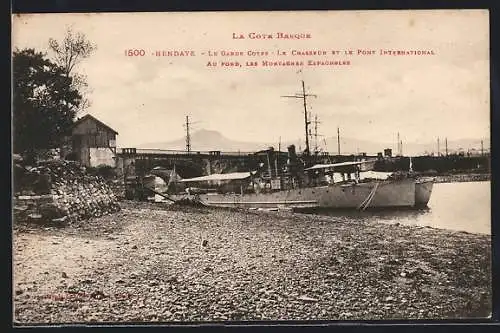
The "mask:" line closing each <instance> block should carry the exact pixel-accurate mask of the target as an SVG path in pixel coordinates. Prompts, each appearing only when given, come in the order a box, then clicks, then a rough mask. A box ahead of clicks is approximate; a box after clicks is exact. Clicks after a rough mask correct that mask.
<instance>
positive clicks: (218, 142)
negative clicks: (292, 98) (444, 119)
mask: <svg viewBox="0 0 500 333" xmlns="http://www.w3.org/2000/svg"><path fill="white" fill-rule="evenodd" d="M190 137H191V140H190V141H191V150H192V151H211V150H219V151H223V152H224V151H226V152H237V151H240V152H255V151H259V150H264V149H267V148H269V147H271V146H272V147H274V148H275V149H278V142H247V141H237V140H232V139H229V138H227V137H225V136H224V135H222V134H221V133H220V132H218V131H212V130H206V129H200V130H198V131H196V132H194V133H193V134H191V136H190ZM325 143H326V145H325ZM290 144H294V145H295V146H296V147H297V151H299V150H301V149H304V147H305V144H304V142H302V143H299V142H291V141H289V142H281V150H282V151H286V148H287V147H288V146H289V145H290ZM318 145H319V146H320V149H322V150H324V151H325V150H326V151H329V152H331V153H336V152H337V137H327V138H325V139H322V140H321V145H320V144H319V143H318ZM310 146H311V149H313V148H314V140H311V142H310ZM396 146H397V145H396V143H389V142H373V141H367V140H360V139H356V138H348V137H341V140H340V147H341V148H340V149H341V153H342V154H356V153H361V152H365V153H367V154H369V155H372V154H376V153H378V152H382V151H383V150H384V149H385V148H392V150H393V154H395V153H396V152H397V151H396V150H397V147H396ZM489 146H490V145H489V139H484V149H485V151H487V150H488V148H489ZM325 147H326V148H327V149H325ZM137 148H155V149H168V150H185V149H186V139H185V138H180V139H177V140H173V141H163V142H151V143H144V144H140V145H139V146H138V147H137ZM459 149H462V150H464V151H465V152H467V150H469V149H470V150H473V149H475V150H477V151H480V150H481V139H461V140H454V141H451V140H449V141H448V152H449V153H452V152H455V151H458V150H459ZM436 150H437V141H434V142H425V143H411V142H408V143H406V142H403V154H404V155H422V154H425V153H427V152H428V153H431V152H436ZM440 151H441V152H442V153H445V143H444V140H442V141H441V142H440Z"/></svg>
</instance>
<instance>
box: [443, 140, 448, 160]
mask: <svg viewBox="0 0 500 333" xmlns="http://www.w3.org/2000/svg"><path fill="white" fill-rule="evenodd" d="M444 147H445V151H446V156H448V138H444Z"/></svg>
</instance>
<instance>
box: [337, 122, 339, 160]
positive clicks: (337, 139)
mask: <svg viewBox="0 0 500 333" xmlns="http://www.w3.org/2000/svg"><path fill="white" fill-rule="evenodd" d="M337 154H338V155H339V156H340V128H338V127H337Z"/></svg>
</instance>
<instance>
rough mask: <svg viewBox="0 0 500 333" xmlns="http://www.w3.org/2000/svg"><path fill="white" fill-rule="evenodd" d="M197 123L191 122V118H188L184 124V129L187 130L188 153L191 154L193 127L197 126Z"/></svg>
mask: <svg viewBox="0 0 500 333" xmlns="http://www.w3.org/2000/svg"><path fill="white" fill-rule="evenodd" d="M195 123H197V122H194V123H193V122H191V121H189V116H186V123H185V124H184V127H185V128H186V151H187V153H188V154H189V153H190V152H191V125H193V124H195Z"/></svg>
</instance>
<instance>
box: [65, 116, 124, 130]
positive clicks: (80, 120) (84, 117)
mask: <svg viewBox="0 0 500 333" xmlns="http://www.w3.org/2000/svg"><path fill="white" fill-rule="evenodd" d="M87 119H91V120H93V121H95V122H96V123H98V124H99V125H101V126H103V127H105V128H107V129H108V130H110V131H111V132H113V133H115V134H118V132H117V131H115V130H114V129H112V128H111V127H109V126H108V125H106V124H105V123H103V122H102V121H100V120H99V119H97V118H96V117H94V116H92V115H91V114H86V115H85V116H83V117H81V118H80V119H78V120H77V121H75V123H74V124H73V127H75V126H78V125H79V124H81V123H82V122H84V121H85V120H87Z"/></svg>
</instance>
